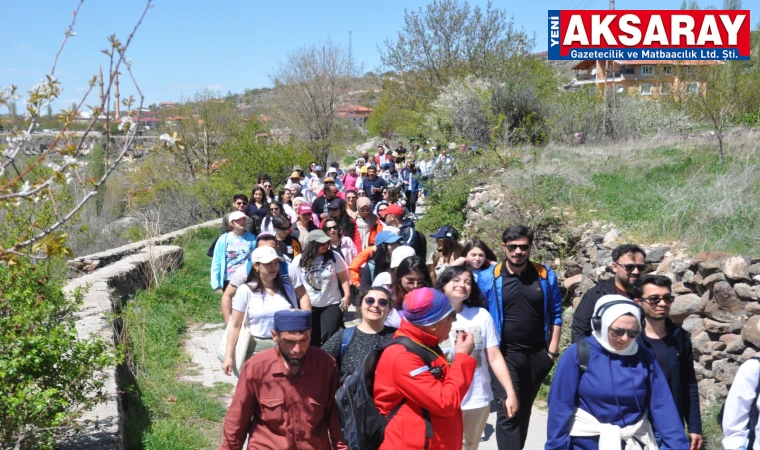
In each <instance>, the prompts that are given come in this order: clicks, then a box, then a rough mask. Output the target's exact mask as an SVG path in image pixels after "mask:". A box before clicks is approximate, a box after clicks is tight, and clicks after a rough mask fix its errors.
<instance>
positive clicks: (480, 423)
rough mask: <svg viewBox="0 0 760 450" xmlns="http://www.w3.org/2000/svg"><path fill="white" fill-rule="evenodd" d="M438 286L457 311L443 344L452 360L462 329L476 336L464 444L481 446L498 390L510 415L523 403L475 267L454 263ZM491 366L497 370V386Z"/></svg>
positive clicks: (464, 414) (465, 407)
mask: <svg viewBox="0 0 760 450" xmlns="http://www.w3.org/2000/svg"><path fill="white" fill-rule="evenodd" d="M435 288H436V289H438V290H439V291H441V292H443V293H444V294H446V297H448V298H449V300H451V305H452V306H453V307H454V311H456V313H457V321H456V322H454V325H453V326H452V327H451V331H450V332H449V339H447V340H446V341H444V342H443V343H441V344H440V347H441V350H442V351H443V353H444V354H445V355H446V359H448V360H449V361H452V360H453V358H454V342H456V336H457V333H458V331H459V330H465V331H468V332H470V333H472V335H473V336H474V337H475V350H473V352H472V354H471V355H472V357H473V358H475V360H476V361H477V362H478V365H477V368H476V369H475V375H474V376H473V378H472V383H471V384H470V389H469V390H468V391H467V395H466V396H465V397H464V399H463V400H462V405H461V406H462V420H463V424H464V438H463V441H464V442H463V448H464V450H477V448H478V444H479V443H480V437H481V436H482V435H483V430H485V428H486V421H487V420H488V414H489V412H490V410H491V407H490V404H491V400H493V399H494V392H496V393H498V397H499V398H497V400H498V401H499V407H500V408H505V409H506V410H505V412H506V414H507V417H510V418H511V417H513V416H514V414H515V412H517V409H518V406H519V405H518V401H517V395H516V394H515V389H514V386H513V385H512V377H511V375H510V373H509V369H508V368H507V363H506V362H505V361H504V356H503V355H502V353H501V350H500V349H499V339H500V336H498V335H497V332H496V325H494V322H493V318H492V317H491V314H489V312H488V310H487V309H486V308H487V305H486V303H485V301H484V299H483V297H482V296H481V294H480V289H479V288H478V284H477V283H476V282H475V278H474V277H473V275H472V271H471V270H470V269H469V268H467V267H466V266H461V265H460V266H450V267H448V268H447V269H446V270H444V271H443V272H442V273H441V276H440V277H438V280H437V281H436V283H435ZM489 368H490V371H491V373H493V382H494V388H495V389H493V390H492V389H491V387H492V386H491V383H492V377H491V375H489ZM496 383H498V386H497V385H496ZM528 407H530V405H528Z"/></svg>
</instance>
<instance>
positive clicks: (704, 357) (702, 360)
mask: <svg viewBox="0 0 760 450" xmlns="http://www.w3.org/2000/svg"><path fill="white" fill-rule="evenodd" d="M714 359H715V358H713V356H712V355H702V356H700V357H699V363H700V364H702V365H703V366H705V367H707V366H708V365H709V364H710V363H711V362H713V360H714Z"/></svg>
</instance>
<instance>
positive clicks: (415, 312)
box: [402, 287, 454, 327]
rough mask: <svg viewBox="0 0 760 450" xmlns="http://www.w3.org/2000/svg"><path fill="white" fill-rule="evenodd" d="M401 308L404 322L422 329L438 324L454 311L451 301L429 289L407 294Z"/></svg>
mask: <svg viewBox="0 0 760 450" xmlns="http://www.w3.org/2000/svg"><path fill="white" fill-rule="evenodd" d="M402 307H403V309H404V320H406V321H407V322H409V323H411V324H412V325H417V326H423V327H425V326H430V325H434V324H436V323H438V322H440V321H441V320H443V319H444V318H446V316H448V315H449V314H451V313H452V312H453V311H454V307H453V306H452V305H451V301H450V300H449V298H448V297H446V295H445V294H444V293H443V292H440V291H438V290H435V289H431V288H429V287H423V288H419V289H415V290H413V291H410V292H409V293H407V294H406V295H405V296H404V303H403V306H402Z"/></svg>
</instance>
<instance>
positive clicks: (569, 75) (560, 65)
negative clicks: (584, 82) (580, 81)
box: [533, 52, 578, 84]
mask: <svg viewBox="0 0 760 450" xmlns="http://www.w3.org/2000/svg"><path fill="white" fill-rule="evenodd" d="M533 56H535V57H537V58H541V59H543V60H544V61H546V64H547V65H549V67H551V68H552V69H554V71H555V72H556V73H557V77H558V78H559V81H560V83H561V84H567V83H569V82H570V80H572V79H573V78H575V73H574V72H573V71H572V70H570V68H571V67H573V66H574V65H576V64H578V60H570V61H551V60H549V59H548V58H549V53H548V52H538V53H534V54H533Z"/></svg>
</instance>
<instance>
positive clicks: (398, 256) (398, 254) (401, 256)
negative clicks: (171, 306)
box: [391, 245, 417, 269]
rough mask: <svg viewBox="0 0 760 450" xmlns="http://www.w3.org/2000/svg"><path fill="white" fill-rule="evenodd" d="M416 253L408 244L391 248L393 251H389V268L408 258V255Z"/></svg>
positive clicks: (393, 267)
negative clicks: (394, 248)
mask: <svg viewBox="0 0 760 450" xmlns="http://www.w3.org/2000/svg"><path fill="white" fill-rule="evenodd" d="M416 254H417V253H416V252H415V251H414V249H413V248H412V247H409V246H408V245H402V246H401V247H399V248H397V249H396V250H393V253H391V269H395V268H396V267H398V265H399V264H401V261H403V260H405V259H406V258H409V257H410V256H415V255H416Z"/></svg>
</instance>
